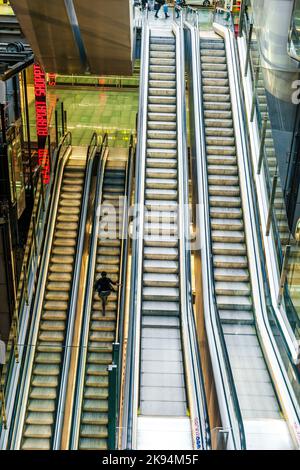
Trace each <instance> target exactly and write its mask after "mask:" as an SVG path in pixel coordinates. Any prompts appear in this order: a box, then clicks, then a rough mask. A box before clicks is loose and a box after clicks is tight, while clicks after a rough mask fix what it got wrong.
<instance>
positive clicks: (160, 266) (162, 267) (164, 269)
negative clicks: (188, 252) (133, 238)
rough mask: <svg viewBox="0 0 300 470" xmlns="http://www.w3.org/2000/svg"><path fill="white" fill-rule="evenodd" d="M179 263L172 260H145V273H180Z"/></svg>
mask: <svg viewBox="0 0 300 470" xmlns="http://www.w3.org/2000/svg"><path fill="white" fill-rule="evenodd" d="M178 269H179V268H178V261H170V260H145V261H144V272H148V273H149V272H150V273H169V274H174V273H175V274H177V273H178Z"/></svg>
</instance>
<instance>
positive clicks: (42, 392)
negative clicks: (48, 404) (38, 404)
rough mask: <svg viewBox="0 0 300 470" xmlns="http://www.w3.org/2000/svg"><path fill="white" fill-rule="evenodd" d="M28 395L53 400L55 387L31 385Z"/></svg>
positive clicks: (37, 398) (36, 398)
mask: <svg viewBox="0 0 300 470" xmlns="http://www.w3.org/2000/svg"><path fill="white" fill-rule="evenodd" d="M29 397H30V398H33V399H35V400H55V399H56V389H55V388H50V387H48V388H44V387H32V389H31V390H30V393H29Z"/></svg>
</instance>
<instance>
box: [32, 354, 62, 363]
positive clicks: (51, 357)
mask: <svg viewBox="0 0 300 470" xmlns="http://www.w3.org/2000/svg"><path fill="white" fill-rule="evenodd" d="M34 360H35V363H36V364H60V361H61V355H60V354H59V353H55V352H53V353H44V352H41V353H39V354H36V356H35V359H34Z"/></svg>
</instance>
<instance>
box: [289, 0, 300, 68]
mask: <svg viewBox="0 0 300 470" xmlns="http://www.w3.org/2000/svg"><path fill="white" fill-rule="evenodd" d="M288 51H289V55H290V56H291V57H293V59H296V60H298V61H300V0H295V5H294V10H293V14H292V20H291V28H290V33H289V44H288Z"/></svg>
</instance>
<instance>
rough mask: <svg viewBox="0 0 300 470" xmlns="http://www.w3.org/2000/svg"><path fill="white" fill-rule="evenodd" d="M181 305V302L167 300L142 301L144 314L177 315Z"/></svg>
mask: <svg viewBox="0 0 300 470" xmlns="http://www.w3.org/2000/svg"><path fill="white" fill-rule="evenodd" d="M179 312H180V307H179V302H172V301H170V302H166V301H157V302H155V301H148V300H144V301H143V302H142V314H143V315H161V316H163V315H171V316H173V315H175V316H177V315H178V316H179Z"/></svg>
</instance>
